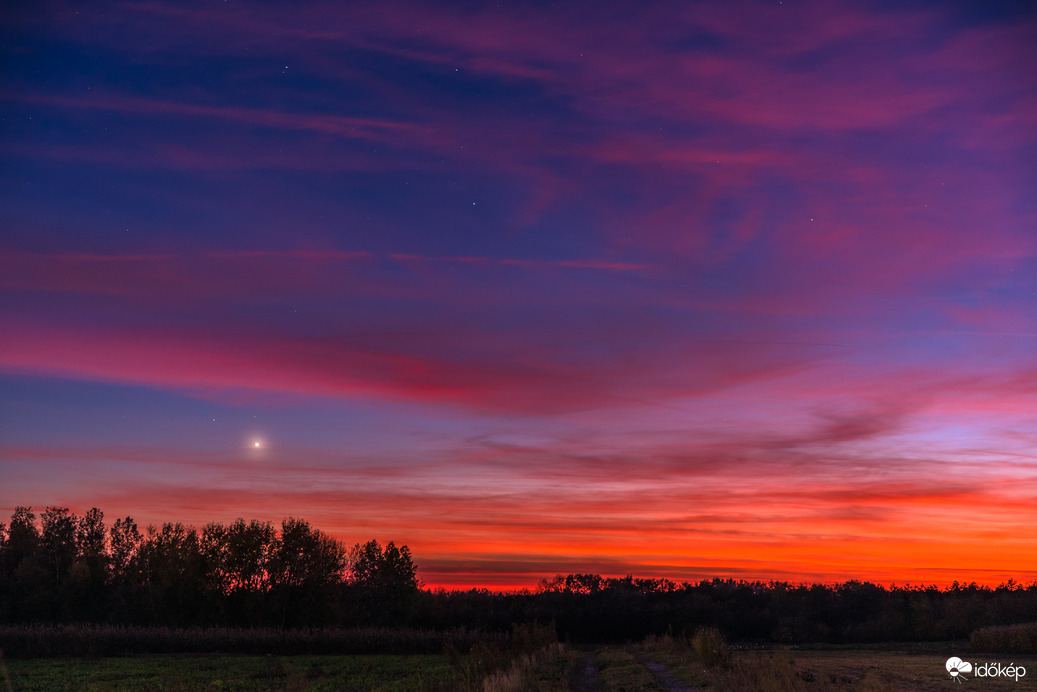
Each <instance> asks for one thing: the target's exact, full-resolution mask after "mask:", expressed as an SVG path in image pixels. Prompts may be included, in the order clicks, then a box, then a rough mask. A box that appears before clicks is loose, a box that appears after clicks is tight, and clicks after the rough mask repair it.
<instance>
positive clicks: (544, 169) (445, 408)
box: [0, 0, 1037, 588]
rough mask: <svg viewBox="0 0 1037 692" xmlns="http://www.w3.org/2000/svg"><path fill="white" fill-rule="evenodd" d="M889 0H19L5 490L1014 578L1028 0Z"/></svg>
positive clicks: (2, 399) (1027, 279) (741, 568)
mask: <svg viewBox="0 0 1037 692" xmlns="http://www.w3.org/2000/svg"><path fill="white" fill-rule="evenodd" d="M906 4H908V5H910V7H909V8H907V9H905V8H904V5H905V3H897V2H845V3H831V2H821V1H818V2H800V1H798V0H786V1H785V2H778V1H777V0H775V1H771V2H763V1H760V2H730V1H717V2H661V3H642V2H630V3H625V4H624V3H601V2H586V3H577V2H559V3H551V4H548V3H501V4H499V5H492V4H488V3H468V2H435V3H432V2H425V3H408V2H377V3H372V2H363V3H360V2H356V3H342V2H331V1H329V2H309V3H305V4H301V3H296V2H284V3H281V2H266V3H245V2H242V1H241V0H227V1H221V2H216V1H207V2H192V1H186V2H184V1H181V0H176V1H173V0H147V1H142V2H105V1H97V2H90V3H68V2H62V1H59V2H55V3H49V4H48V7H47V9H43V8H42V6H43V5H44V3H25V5H26V8H25V9H23V10H21V11H8V10H5V12H4V15H3V18H2V20H0V22H2V35H0V36H2V42H0V45H2V53H0V55H2V58H0V59H2V71H0V104H2V106H0V116H2V118H0V154H2V159H0V514H2V515H3V516H2V518H3V519H4V520H6V517H7V515H9V514H10V512H11V511H12V510H13V508H14V506H15V505H19V504H21V505H32V506H34V507H35V508H37V509H42V508H43V507H44V506H46V505H62V506H69V507H71V508H72V509H73V510H74V511H76V512H77V513H82V512H85V511H86V510H87V509H89V508H90V507H93V506H96V507H99V508H101V509H102V510H103V511H104V512H105V513H106V517H107V519H108V520H109V521H112V520H114V519H115V518H116V517H117V516H126V515H132V516H133V517H134V518H135V519H136V520H137V521H138V523H140V524H141V525H146V524H148V523H156V524H158V523H161V522H163V521H184V522H186V523H192V524H195V525H196V526H201V525H203V524H205V523H206V522H208V521H213V520H220V521H230V520H233V519H234V518H235V517H238V516H242V517H245V518H260V519H264V520H271V521H274V522H279V521H280V520H281V518H283V517H285V516H301V517H305V518H306V519H309V520H310V521H311V522H312V523H313V524H314V525H316V526H317V527H319V528H322V529H324V530H326V531H328V532H330V533H332V534H334V535H335V536H337V537H339V538H342V539H343V540H344V541H346V542H347V543H349V544H352V543H354V542H357V541H366V540H369V539H371V538H376V539H378V540H380V541H383V542H384V541H389V540H393V541H396V542H397V543H398V544H400V543H405V544H407V545H409V546H410V547H411V550H412V551H413V552H414V554H415V558H416V561H417V563H418V565H419V567H420V575H419V576H420V577H421V578H422V579H424V580H425V582H426V583H427V584H428V585H429V586H446V587H453V586H468V585H479V586H488V587H494V588H497V587H502V588H503V587H506V588H511V587H525V586H530V587H531V586H534V585H535V584H536V582H537V581H538V580H539V579H540V578H542V577H545V576H550V575H553V574H555V573H558V572H562V573H565V572H598V573H602V574H607V575H623V574H628V573H632V574H635V575H637V576H666V577H670V578H674V579H698V578H703V577H712V576H725V577H726V576H732V577H736V578H749V579H770V578H777V579H788V580H794V581H801V580H803V581H831V580H844V579H849V578H863V579H870V580H875V581H881V582H899V583H904V582H909V581H910V582H914V583H918V582H925V583H938V584H943V583H947V582H950V581H952V580H954V579H959V580H968V581H971V580H976V581H979V582H982V583H993V584H996V583H998V582H999V581H1001V580H1003V579H1007V578H1010V577H1011V578H1015V579H1017V580H1020V581H1031V580H1034V579H1037V538H1035V536H1034V532H1033V527H1034V526H1035V525H1037V12H1034V11H1033V10H1032V9H1029V8H1028V5H1029V3H1018V4H1014V3H979V2H975V3H971V2H959V3H955V2H945V1H942V0H941V1H935V0H934V1H933V2H915V3H906ZM256 442H259V443H260V446H259V447H258V448H257V447H256V446H255V443H256Z"/></svg>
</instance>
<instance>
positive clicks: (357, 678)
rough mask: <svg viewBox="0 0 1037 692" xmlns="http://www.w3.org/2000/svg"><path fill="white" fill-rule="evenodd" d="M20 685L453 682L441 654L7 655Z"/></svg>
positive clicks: (414, 687)
mask: <svg viewBox="0 0 1037 692" xmlns="http://www.w3.org/2000/svg"><path fill="white" fill-rule="evenodd" d="M6 665H7V669H8V673H9V675H10V679H11V685H12V687H13V688H14V689H15V690H18V692H32V691H36V690H38V691H39V692H60V691H62V690H76V691H77V692H79V691H94V690H96V691H97V692H101V691H104V692H109V691H112V692H121V691H125V692H157V691H163V692H165V691H170V692H172V691H177V692H180V691H187V690H192V691H193V690H206V691H212V692H245V691H249V692H253V691H255V692H260V691H263V692H265V691H267V690H289V691H293V692H294V691H296V690H311V691H314V692H318V691H322V690H327V691H328V692H331V691H338V690H342V691H353V690H355V691H356V692H440V691H443V690H452V689H454V688H455V684H454V683H455V677H454V671H453V669H452V668H451V667H450V664H449V662H448V661H447V659H446V657H445V656H439V655H407V656H392V655H384V656H383V655H374V654H371V655H359V656H333V655H332V656H142V657H129V658H96V659H30V660H8V661H6Z"/></svg>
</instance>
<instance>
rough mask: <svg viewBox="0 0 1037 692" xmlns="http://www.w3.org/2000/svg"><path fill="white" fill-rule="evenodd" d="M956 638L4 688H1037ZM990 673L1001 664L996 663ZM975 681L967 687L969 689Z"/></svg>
mask: <svg viewBox="0 0 1037 692" xmlns="http://www.w3.org/2000/svg"><path fill="white" fill-rule="evenodd" d="M952 648H953V646H952V645H949V644H948V645H943V644H928V645H921V646H917V645H916V646H912V647H911V648H896V647H895V646H889V647H881V646H876V647H871V648H868V649H861V648H857V649H832V648H819V649H809V648H800V649H761V650H728V651H727V652H726V653H725V654H724V655H723V657H722V659H721V660H719V661H717V662H715V663H714V664H713V665H712V666H708V667H707V666H706V665H705V664H704V663H703V662H702V660H701V658H700V657H699V656H698V655H696V653H695V652H694V651H691V650H690V649H688V648H686V647H682V646H679V645H675V644H674V643H673V642H672V641H668V640H667V639H666V638H661V639H656V640H651V641H648V642H645V643H642V644H629V645H625V646H607V647H566V646H563V645H554V646H551V647H547V648H545V649H543V650H541V651H539V652H537V653H536V654H534V655H532V656H523V657H520V658H519V659H516V660H514V661H512V662H511V663H510V665H508V666H506V667H504V668H501V669H499V670H497V671H496V672H493V673H490V674H488V675H483V674H482V672H481V671H480V669H479V665H478V663H479V662H478V661H476V660H474V659H473V658H472V657H471V656H465V657H457V656H447V655H428V654H426V655H408V656H383V655H350V656H336V655H324V656H220V655H201V656H189V655H175V656H142V657H121V658H93V659H75V658H72V659H60V658H50V659H30V660H8V661H6V662H5V664H4V669H3V672H2V674H3V676H4V678H3V680H2V681H0V685H3V689H5V690H12V691H16V692H30V691H35V690H39V691H41V692H54V691H60V690H84V691H87V690H99V691H100V690H104V691H108V690H126V691H133V692H137V691H144V692H147V691H149V690H156V691H157V690H162V691H180V690H212V691H220V692H226V691H246V690H247V691H260V690H263V691H265V690H291V691H295V690H329V691H330V690H335V691H338V690H342V691H351V690H356V691H357V692H377V691H386V692H388V691H393V692H411V691H415V692H425V691H427V692H441V691H449V690H480V691H484V692H496V691H500V692H503V691H507V690H516V691H519V690H521V691H526V690H536V691H538V692H565V691H574V692H633V691H635V690H637V691H661V692H678V691H680V692H687V691H695V690H698V691H700V692H705V691H707V690H708V691H715V692H726V691H732V692H733V691H737V692H751V691H754V690H755V691H759V692H771V691H775V692H777V691H782V692H799V691H805V692H809V691H811V690H860V691H862V692H877V691H883V692H885V691H888V692H895V691H896V692H898V691H901V690H920V691H929V690H933V691H936V690H966V689H972V690H982V691H983V692H995V691H998V690H1017V691H1021V690H1035V689H1037V657H1034V656H1025V657H1018V656H1016V657H1013V656H1006V655H1004V654H991V655H982V654H968V655H962V656H961V657H962V658H964V659H965V660H967V661H970V662H972V663H973V665H974V671H973V673H971V674H962V675H959V676H958V678H954V677H952V676H951V675H950V674H949V673H948V672H947V670H946V668H945V664H946V661H947V659H948V658H949V657H950V656H953V655H955V652H954V651H953V650H952ZM987 662H991V663H995V662H996V663H999V664H1000V665H1001V669H1000V670H1001V671H1002V673H1003V672H1004V670H1005V668H1007V667H1008V666H1009V665H1010V664H1012V665H1014V666H1015V672H1016V673H1019V672H1020V667H1024V668H1025V671H1026V674H1025V676H1020V677H1019V678H1018V680H1017V679H1015V678H1012V677H1006V676H1005V675H1003V674H1002V675H1001V676H999V677H996V678H992V677H990V676H989V675H988V676H982V675H976V670H975V668H976V667H978V665H979V664H982V663H987ZM985 672H988V673H989V672H990V671H989V669H988V670H987V671H985ZM966 685H967V687H966Z"/></svg>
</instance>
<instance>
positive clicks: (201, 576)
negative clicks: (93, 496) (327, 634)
mask: <svg viewBox="0 0 1037 692" xmlns="http://www.w3.org/2000/svg"><path fill="white" fill-rule="evenodd" d="M418 590H419V582H418V579H417V567H416V566H415V565H414V562H413V560H412V558H411V554H410V551H409V550H408V548H407V546H402V547H399V548H397V547H396V545H394V544H393V543H389V544H387V545H386V546H384V547H382V546H381V545H380V544H379V543H378V542H377V541H374V540H372V541H368V542H367V543H364V544H360V543H358V544H356V545H354V546H353V547H352V548H348V549H347V548H346V546H345V544H344V543H342V542H341V541H338V540H336V539H334V538H332V537H331V536H329V535H327V534H326V533H324V532H323V531H320V530H319V529H316V528H314V527H312V526H311V525H310V524H309V523H308V522H307V521H305V520H303V519H296V518H292V517H289V518H287V519H284V520H283V521H282V522H281V525H280V527H279V528H275V526H274V525H273V524H272V523H270V522H261V521H256V520H252V521H249V522H246V521H245V520H244V519H238V520H236V521H234V522H232V523H230V524H223V523H220V522H212V523H209V524H206V525H205V526H204V527H203V528H202V529H201V530H197V529H195V528H194V527H192V526H184V525H183V524H181V523H165V524H163V525H162V526H161V527H159V528H156V527H154V526H149V527H147V528H146V529H145V530H144V531H141V529H140V527H139V526H138V525H137V524H136V522H135V521H134V520H133V518H132V517H125V518H120V519H116V520H115V522H114V523H113V524H112V525H111V526H110V527H109V526H106V525H105V522H104V515H103V513H102V512H101V510H99V509H97V508H94V509H91V510H90V511H88V512H86V514H84V515H83V516H77V515H75V514H74V513H72V512H70V511H69V510H68V508H66V507H47V508H46V509H45V510H44V511H43V512H41V513H40V515H39V517H37V516H36V514H35V513H34V512H33V511H32V508H31V507H17V508H15V511H14V514H13V515H12V516H11V520H10V523H9V524H7V525H5V524H3V523H0V622H98V623H119V624H134V625H143V624H148V625H168V626H178V627H179V626H188V625H235V626H253V627H255V626H261V625H262V626H278V627H295V626H302V625H326V624H332V623H334V622H338V621H341V620H343V619H351V620H353V621H356V622H361V621H362V622H365V623H380V622H389V621H391V620H394V619H399V617H400V615H401V612H400V611H402V610H403V609H405V608H407V607H408V606H409V603H410V602H411V601H412V600H413V598H414V596H415V595H416V594H417V592H418Z"/></svg>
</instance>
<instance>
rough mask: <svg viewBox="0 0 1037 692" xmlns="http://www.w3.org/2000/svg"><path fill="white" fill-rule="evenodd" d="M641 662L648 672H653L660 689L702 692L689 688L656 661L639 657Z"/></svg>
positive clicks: (678, 691) (676, 691) (674, 691)
mask: <svg viewBox="0 0 1037 692" xmlns="http://www.w3.org/2000/svg"><path fill="white" fill-rule="evenodd" d="M639 660H640V661H641V663H643V664H644V666H645V667H646V668H648V670H650V671H652V675H654V676H655V681H656V682H658V683H659V686H660V687H662V688H663V689H664V690H667V692H701V691H700V690H699V688H697V687H689V686H688V685H685V684H684V683H683V682H681V681H680V680H678V679H677V678H675V677H673V673H671V672H670V671H669V669H668V668H667V667H666V666H664V665H663V664H661V663H656V662H655V661H653V660H651V659H648V658H644V657H639Z"/></svg>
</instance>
